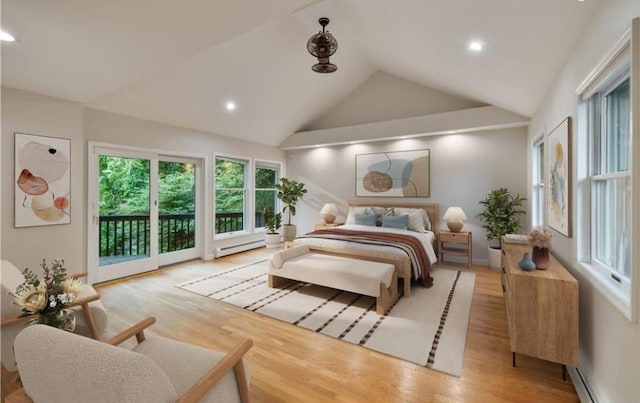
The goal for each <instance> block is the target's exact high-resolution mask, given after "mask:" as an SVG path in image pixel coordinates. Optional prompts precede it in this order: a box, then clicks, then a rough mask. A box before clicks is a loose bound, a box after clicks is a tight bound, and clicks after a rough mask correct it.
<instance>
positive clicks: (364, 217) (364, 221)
mask: <svg viewBox="0 0 640 403" xmlns="http://www.w3.org/2000/svg"><path fill="white" fill-rule="evenodd" d="M377 219H378V218H377V217H376V216H375V215H373V214H355V216H354V222H353V223H354V224H356V225H369V226H372V227H375V226H376V221H377Z"/></svg>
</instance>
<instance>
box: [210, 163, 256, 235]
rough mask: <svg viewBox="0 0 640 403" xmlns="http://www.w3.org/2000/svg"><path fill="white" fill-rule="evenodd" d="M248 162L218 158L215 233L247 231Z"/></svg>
mask: <svg viewBox="0 0 640 403" xmlns="http://www.w3.org/2000/svg"><path fill="white" fill-rule="evenodd" d="M248 165H249V163H248V161H244V160H240V159H235V158H227V157H216V168H215V177H216V186H215V199H216V201H215V203H216V204H215V212H216V213H215V217H216V218H215V233H216V234H225V233H233V232H239V231H244V230H245V229H246V223H247V222H246V221H247V220H246V212H247V203H246V192H247V189H246V186H247V176H246V175H247V167H248Z"/></svg>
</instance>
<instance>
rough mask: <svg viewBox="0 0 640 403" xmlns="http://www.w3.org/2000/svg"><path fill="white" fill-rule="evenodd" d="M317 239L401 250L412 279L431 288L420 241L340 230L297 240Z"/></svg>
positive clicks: (410, 238) (386, 234) (333, 229)
mask: <svg viewBox="0 0 640 403" xmlns="http://www.w3.org/2000/svg"><path fill="white" fill-rule="evenodd" d="M300 238H301V239H304V238H319V239H332V240H338V241H345V242H351V243H359V244H367V245H384V246H388V247H393V248H397V249H399V250H402V251H403V252H404V253H405V254H406V255H407V256H409V259H410V260H411V267H412V269H413V273H414V277H415V278H416V279H420V280H421V283H422V285H423V286H425V287H431V285H432V284H433V279H432V278H431V275H430V274H429V269H430V264H429V258H428V256H427V252H426V251H425V250H424V247H423V246H422V243H421V242H420V240H418V239H416V238H414V237H412V236H411V235H403V234H391V233H380V232H371V231H357V230H350V229H342V228H326V229H322V230H319V231H314V232H311V233H309V234H306V235H303V236H301V237H299V238H298V239H300Z"/></svg>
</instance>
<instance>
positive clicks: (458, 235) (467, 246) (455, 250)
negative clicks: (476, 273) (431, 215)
mask: <svg viewBox="0 0 640 403" xmlns="http://www.w3.org/2000/svg"><path fill="white" fill-rule="evenodd" d="M438 240H439V242H440V262H441V263H444V260H443V258H442V257H443V255H457V256H466V257H467V267H468V268H469V269H471V257H472V253H471V251H472V249H471V248H472V244H473V239H472V237H471V232H466V231H460V232H451V231H445V230H440V234H439V235H438Z"/></svg>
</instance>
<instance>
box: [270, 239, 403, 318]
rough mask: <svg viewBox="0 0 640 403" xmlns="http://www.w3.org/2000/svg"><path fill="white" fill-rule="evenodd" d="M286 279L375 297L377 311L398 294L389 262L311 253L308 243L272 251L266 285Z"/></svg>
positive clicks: (273, 285) (390, 303)
mask: <svg viewBox="0 0 640 403" xmlns="http://www.w3.org/2000/svg"><path fill="white" fill-rule="evenodd" d="M288 280H296V281H301V282H304V283H311V284H316V285H321V286H325V287H330V288H335V289H338V290H343V291H349V292H353V293H356V294H363V295H369V296H372V297H375V298H376V312H377V313H378V314H380V315H384V314H385V313H387V311H388V310H389V308H390V307H391V305H392V304H393V302H394V301H395V300H396V298H397V297H398V279H397V276H396V273H395V267H394V266H393V265H392V264H389V263H379V262H370V261H366V260H358V259H352V258H346V257H341V256H332V255H326V254H321V253H312V252H311V251H310V250H309V247H308V246H307V245H300V246H295V247H292V248H289V249H285V250H282V251H279V252H276V253H274V254H273V256H272V258H271V261H270V264H269V283H268V284H269V287H279V286H280V285H281V284H282V283H283V282H288Z"/></svg>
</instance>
